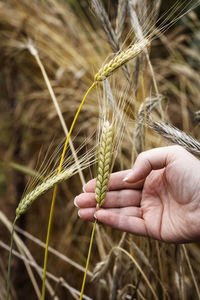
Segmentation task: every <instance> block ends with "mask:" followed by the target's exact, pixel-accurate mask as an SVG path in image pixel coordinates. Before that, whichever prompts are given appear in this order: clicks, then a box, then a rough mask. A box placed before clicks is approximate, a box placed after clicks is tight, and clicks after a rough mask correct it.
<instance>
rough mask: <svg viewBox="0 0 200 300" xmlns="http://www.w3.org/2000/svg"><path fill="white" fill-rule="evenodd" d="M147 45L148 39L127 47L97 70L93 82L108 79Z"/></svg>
mask: <svg viewBox="0 0 200 300" xmlns="http://www.w3.org/2000/svg"><path fill="white" fill-rule="evenodd" d="M149 44H150V41H149V40H148V39H143V40H142V41H139V42H137V43H135V44H134V45H133V46H131V47H129V48H128V49H127V50H125V51H122V52H120V53H119V54H118V55H117V56H115V57H114V58H113V59H111V61H110V62H109V63H107V64H106V65H105V66H104V67H102V68H101V69H100V70H99V72H98V73H97V74H96V75H95V77H94V81H103V80H104V79H105V78H107V77H109V76H110V75H111V74H112V73H113V72H114V71H116V70H117V69H119V68H120V67H121V66H123V65H124V64H125V63H127V62H128V61H129V60H131V59H133V58H135V57H136V56H138V55H139V54H140V53H141V52H142V51H143V50H144V49H146V47H148V46H149Z"/></svg>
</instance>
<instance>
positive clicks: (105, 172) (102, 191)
mask: <svg viewBox="0 0 200 300" xmlns="http://www.w3.org/2000/svg"><path fill="white" fill-rule="evenodd" d="M113 135H114V130H113V125H112V124H110V123H109V121H106V122H105V124H104V127H103V130H102V136H101V141H100V147H99V160H98V168H97V180H96V190H95V198H96V201H97V203H98V204H97V207H100V206H101V205H102V204H103V202H104V198H105V195H106V192H107V187H108V181H109V177H110V173H111V166H112V152H113Z"/></svg>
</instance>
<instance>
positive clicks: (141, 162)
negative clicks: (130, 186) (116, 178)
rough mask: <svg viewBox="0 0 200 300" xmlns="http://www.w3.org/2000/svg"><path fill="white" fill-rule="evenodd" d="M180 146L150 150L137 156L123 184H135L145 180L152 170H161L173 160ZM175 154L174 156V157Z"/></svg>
mask: <svg viewBox="0 0 200 300" xmlns="http://www.w3.org/2000/svg"><path fill="white" fill-rule="evenodd" d="M175 148H180V149H181V147H180V146H169V147H161V148H155V149H151V150H148V151H145V152H142V153H140V154H139V155H138V157H137V159H136V161H135V164H134V166H133V169H132V170H131V171H130V173H129V174H128V175H127V176H126V177H125V178H124V181H125V182H137V181H139V180H142V179H145V178H146V177H147V176H148V175H149V173H150V172H151V171H152V170H158V169H163V168H164V167H166V166H167V165H168V164H169V163H171V162H172V161H174V160H175V156H176V155H177V150H176V149H175ZM175 153H176V155H174V154H175Z"/></svg>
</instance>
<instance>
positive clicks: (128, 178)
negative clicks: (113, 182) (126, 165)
mask: <svg viewBox="0 0 200 300" xmlns="http://www.w3.org/2000/svg"><path fill="white" fill-rule="evenodd" d="M132 176H133V171H132V172H130V173H128V175H126V177H124V179H123V181H125V182H127V181H129V180H130V179H131V178H132Z"/></svg>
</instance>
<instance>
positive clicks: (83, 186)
mask: <svg viewBox="0 0 200 300" xmlns="http://www.w3.org/2000/svg"><path fill="white" fill-rule="evenodd" d="M83 191H84V193H85V184H84V185H83Z"/></svg>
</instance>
